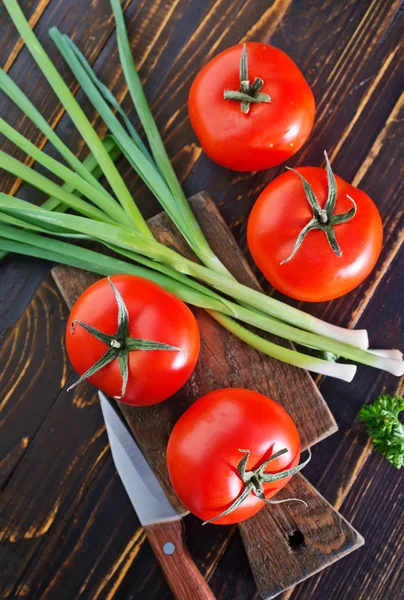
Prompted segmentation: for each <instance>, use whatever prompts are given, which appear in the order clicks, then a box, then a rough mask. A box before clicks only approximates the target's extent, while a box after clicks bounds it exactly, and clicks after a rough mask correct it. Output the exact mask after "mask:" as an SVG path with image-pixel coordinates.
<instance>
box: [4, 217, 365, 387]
mask: <svg viewBox="0 0 404 600" xmlns="http://www.w3.org/2000/svg"><path fill="white" fill-rule="evenodd" d="M0 229H1V226H0ZM9 235H10V239H9V240H7V239H6V240H5V239H1V238H0V251H1V250H6V251H9V252H15V253H19V254H23V255H28V256H34V257H37V258H42V259H45V260H50V261H55V260H56V261H57V262H60V263H62V264H67V265H70V266H72V267H76V268H79V269H85V270H87V271H92V272H93V273H98V274H99V275H104V276H108V275H113V274H114V273H127V274H130V275H137V276H139V277H145V278H147V279H149V280H151V281H154V282H155V283H157V284H158V285H160V286H162V287H164V288H165V289H166V290H168V291H169V292H171V293H173V294H175V295H176V296H177V297H178V298H180V299H181V300H183V301H184V302H187V303H188V304H193V305H194V306H198V307H201V308H205V309H206V310H208V312H209V314H210V315H211V316H212V317H213V318H214V319H215V320H217V321H218V322H219V323H220V324H221V325H223V326H224V327H225V328H226V329H228V330H229V331H230V332H231V333H233V334H234V335H236V336H237V337H239V338H240V339H241V340H242V341H244V342H246V343H247V344H249V345H250V346H252V347H254V348H256V349H257V350H260V351H261V352H263V353H264V354H266V355H268V356H271V357H272V358H276V359H277V360H281V361H283V362H286V363H288V364H292V365H295V366H298V367H301V368H306V369H309V370H311V371H312V372H314V373H319V374H323V375H331V376H333V377H336V378H338V379H342V380H344V381H351V380H352V379H353V377H354V375H355V371H356V367H355V366H354V365H344V364H339V363H329V362H328V361H325V360H320V359H318V358H315V357H311V356H308V355H305V354H303V353H301V352H296V351H294V350H290V349H289V348H284V347H282V346H278V345H277V344H274V343H272V342H269V341H268V340H265V339H263V338H260V337H259V336H258V335H256V334H254V333H253V332H251V331H249V330H248V329H246V328H244V327H242V326H241V325H240V324H238V323H236V322H235V321H234V320H233V319H231V318H229V317H227V316H225V315H223V314H221V313H219V312H217V311H213V310H211V309H209V308H208V306H209V305H210V304H212V302H211V300H210V299H209V298H208V297H204V295H203V294H200V293H196V292H194V291H193V290H192V289H190V288H188V287H187V286H185V285H182V284H180V283H178V282H176V281H174V280H172V279H171V278H170V277H167V276H165V275H162V274H159V273H155V272H153V271H150V270H148V269H146V268H143V267H137V266H135V265H132V264H130V263H126V262H124V261H121V260H118V259H115V258H112V257H109V256H105V255H103V254H98V253H97V252H94V251H92V250H87V249H84V248H80V247H76V246H74V245H72V244H67V243H65V242H58V241H57V240H51V239H49V240H47V242H48V244H47V243H44V240H43V238H40V237H38V239H37V243H38V245H36V246H35V245H30V244H27V243H25V242H20V241H18V236H17V237H16V236H15V232H11V231H10V232H9ZM25 241H31V242H32V241H35V239H34V235H33V234H30V235H29V236H25ZM58 250H59V251H58Z"/></svg>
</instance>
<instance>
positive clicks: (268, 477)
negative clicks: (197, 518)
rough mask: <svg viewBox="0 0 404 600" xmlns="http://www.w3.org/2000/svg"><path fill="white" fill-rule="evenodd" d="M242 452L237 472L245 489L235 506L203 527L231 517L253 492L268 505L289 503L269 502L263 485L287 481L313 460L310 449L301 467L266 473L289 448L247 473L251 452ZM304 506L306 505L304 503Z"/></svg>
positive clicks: (276, 453)
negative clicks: (228, 516) (272, 463)
mask: <svg viewBox="0 0 404 600" xmlns="http://www.w3.org/2000/svg"><path fill="white" fill-rule="evenodd" d="M240 452H244V453H245V454H244V456H243V458H242V459H241V460H240V462H239V463H238V465H237V471H238V474H239V475H240V478H241V479H242V481H243V483H244V484H245V488H244V489H243V490H242V492H241V494H240V495H239V496H238V497H237V498H236V500H235V501H234V502H233V504H232V505H231V506H229V508H227V509H226V510H225V511H224V512H222V513H220V515H218V516H217V517H214V518H213V519H210V520H209V521H205V522H204V523H203V525H206V523H213V521H217V520H218V519H221V518H222V517H225V516H226V515H229V514H230V513H232V512H233V511H235V510H236V508H238V507H239V506H240V505H241V504H242V503H243V502H244V501H245V500H246V499H247V497H248V496H249V495H250V493H251V492H252V493H253V494H255V495H256V496H257V498H259V499H260V500H263V501H264V502H267V503H268V504H279V503H281V502H287V500H278V501H277V500H268V499H267V498H266V497H265V490H264V487H263V484H264V483H274V482H275V481H280V480H281V479H285V478H286V477H291V476H292V475H295V474H296V473H298V472H299V471H301V470H302V469H303V468H304V467H305V466H306V465H307V464H308V463H309V462H310V460H311V451H310V448H308V453H309V457H308V458H307V459H306V460H305V461H304V462H302V463H301V464H300V465H297V466H296V467H292V468H291V469H285V470H284V471H280V472H279V473H265V469H266V467H267V466H268V464H269V463H270V462H271V461H273V460H275V459H276V458H279V457H280V456H282V455H283V454H286V453H287V452H289V450H288V449H287V448H282V450H279V451H278V452H275V454H272V456H270V457H269V458H268V459H267V460H266V461H264V462H263V463H262V464H261V465H260V466H259V467H257V468H256V469H253V470H252V471H247V470H246V466H247V462H248V459H249V458H250V451H249V450H240ZM288 500H295V501H297V502H304V501H303V500H300V498H289V499H288ZM304 504H306V503H305V502H304ZM306 506H307V504H306Z"/></svg>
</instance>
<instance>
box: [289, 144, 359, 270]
mask: <svg viewBox="0 0 404 600" xmlns="http://www.w3.org/2000/svg"><path fill="white" fill-rule="evenodd" d="M324 156H325V162H326V171H327V181H328V197H327V201H326V203H325V205H324V208H321V206H320V204H319V203H318V200H317V198H316V196H315V194H314V192H313V189H312V187H311V185H310V184H309V182H308V181H307V179H305V178H304V177H303V175H302V174H301V173H299V171H296V169H291V168H290V167H286V168H287V169H288V171H293V173H296V175H298V176H299V177H300V180H301V182H302V184H303V188H304V192H305V194H306V198H307V201H308V203H309V204H310V207H311V209H312V211H313V218H312V219H311V220H310V221H309V222H308V223H307V225H305V226H304V227H303V229H302V230H301V232H300V233H299V235H298V238H297V240H296V242H295V245H294V246H293V250H292V253H291V254H290V256H288V258H285V259H284V260H283V261H282V262H281V265H283V264H285V263H287V262H289V261H290V260H292V258H293V257H294V255H295V254H296V252H297V251H298V250H299V248H300V246H301V245H302V243H303V241H304V240H305V238H306V236H307V234H308V233H309V231H312V230H313V229H319V230H320V231H323V232H324V233H325V235H326V237H327V240H328V243H329V244H330V248H331V250H332V251H333V252H334V254H335V255H336V256H338V257H340V256H342V251H341V248H340V247H339V244H338V242H337V238H336V237H335V232H334V227H335V226H336V225H341V224H342V223H347V222H348V221H350V220H351V219H353V218H354V216H355V215H356V203H355V200H354V199H353V198H351V196H348V194H347V195H346V197H347V198H348V199H349V200H350V201H351V202H352V204H353V206H352V208H351V209H350V210H348V211H347V212H345V213H342V214H339V215H335V214H334V210H335V203H336V200H337V191H338V190H337V181H336V179H335V175H334V173H333V171H332V169H331V165H330V161H329V159H328V155H327V152H326V151H325V150H324Z"/></svg>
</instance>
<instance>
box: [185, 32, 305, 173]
mask: <svg viewBox="0 0 404 600" xmlns="http://www.w3.org/2000/svg"><path fill="white" fill-rule="evenodd" d="M246 45H247V52H248V65H249V79H250V82H251V83H252V82H253V81H254V79H255V78H256V77H260V78H261V79H263V80H264V85H263V87H262V89H261V93H265V94H268V95H269V96H270V97H271V100H272V102H271V103H261V104H251V105H250V112H249V113H248V114H243V113H242V112H241V110H240V103H239V102H235V101H233V100H225V99H224V97H223V94H224V91H225V90H236V91H237V90H238V89H239V87H240V75H239V69H240V57H241V53H242V51H243V44H238V45H236V46H232V47H231V48H228V49H227V50H224V51H223V52H221V53H220V54H218V55H217V56H215V57H214V58H213V59H212V60H211V61H210V62H209V63H208V64H207V65H206V66H205V67H204V68H203V69H202V70H201V71H200V72H199V74H198V75H197V77H196V79H195V80H194V82H193V84H192V86H191V90H190V94H189V100H188V109H189V116H190V119H191V123H192V126H193V128H194V131H195V133H196V136H197V137H198V139H199V142H200V144H201V146H202V148H203V150H204V151H205V152H206V154H207V155H208V156H209V157H210V158H211V159H212V160H213V161H215V162H217V163H218V164H220V165H222V166H224V167H227V168H228V169H233V170H234V171H258V170H262V169H268V168H269V167H273V166H275V165H278V164H280V163H281V162H283V161H285V160H287V159H288V158H289V157H290V156H292V155H293V154H295V153H296V152H297V151H298V150H299V149H300V148H301V147H302V146H303V144H304V143H305V142H306V140H307V138H308V137H309V135H310V132H311V130H312V127H313V122H314V117H315V110H316V107H315V100H314V96H313V93H312V91H311V89H310V87H309V85H308V83H307V82H306V80H305V78H304V77H303V75H302V73H301V71H300V70H299V69H298V67H297V66H296V64H295V63H294V62H293V61H292V59H291V58H289V56H288V55H287V54H285V53H284V52H282V51H281V50H279V49H278V48H274V47H273V46H270V45H269V44H262V43H259V42H247V44H246Z"/></svg>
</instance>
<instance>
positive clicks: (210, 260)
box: [110, 0, 230, 276]
mask: <svg viewBox="0 0 404 600" xmlns="http://www.w3.org/2000/svg"><path fill="white" fill-rule="evenodd" d="M110 1H111V6H112V10H113V13H114V17H115V23H116V34H117V43H118V51H119V57H120V60H121V65H122V70H123V73H124V76H125V80H126V83H127V84H128V89H129V93H130V95H131V98H132V101H133V104H134V105H135V108H136V110H137V113H138V115H139V118H140V121H141V123H142V125H143V128H144V130H145V132H146V135H147V139H148V141H149V144H150V148H151V151H152V154H153V156H154V159H155V161H156V164H157V167H158V168H159V170H160V172H161V173H162V174H163V175H164V177H165V180H166V182H167V185H168V187H169V188H170V190H171V193H172V197H173V198H174V201H175V207H174V211H173V210H172V209H171V212H172V213H173V215H174V213H175V217H173V216H172V215H171V214H170V212H169V209H168V208H166V207H164V208H165V210H166V211H167V212H168V213H169V214H170V216H171V218H172V219H173V221H174V222H175V223H176V225H177V227H178V229H179V230H180V231H181V233H182V234H183V235H184V236H185V237H186V239H187V240H188V238H191V241H192V247H193V248H194V249H195V252H196V254H197V256H198V257H199V258H200V259H201V261H202V262H203V263H204V264H205V265H206V266H207V267H210V268H211V269H213V270H215V271H218V272H221V273H222V274H225V275H227V276H230V273H229V272H228V271H227V269H226V268H225V267H224V265H223V264H222V263H221V262H220V260H219V259H218V258H217V256H216V255H215V254H214V252H213V251H212V250H211V248H210V246H209V244H208V243H207V241H206V238H205V236H204V234H203V232H202V230H201V228H200V226H199V223H198V221H197V220H196V218H195V215H194V213H193V212H192V209H191V207H190V206H189V203H188V201H187V199H186V197H185V194H184V192H183V189H182V187H181V184H180V182H179V181H178V178H177V176H176V174H175V171H174V169H173V166H172V164H171V162H170V159H169V157H168V154H167V152H166V149H165V147H164V144H163V142H162V139H161V136H160V133H159V131H158V129H157V126H156V123H155V121H154V119H153V115H152V114H151V111H150V108H149V105H148V102H147V99H146V96H145V93H144V91H143V87H142V83H141V81H140V78H139V75H138V73H137V70H136V67H135V63H134V62H133V57H132V51H131V48H130V44H129V40H128V34H127V31H126V27H125V21H124V17H123V12H122V6H121V2H120V0H110Z"/></svg>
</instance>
